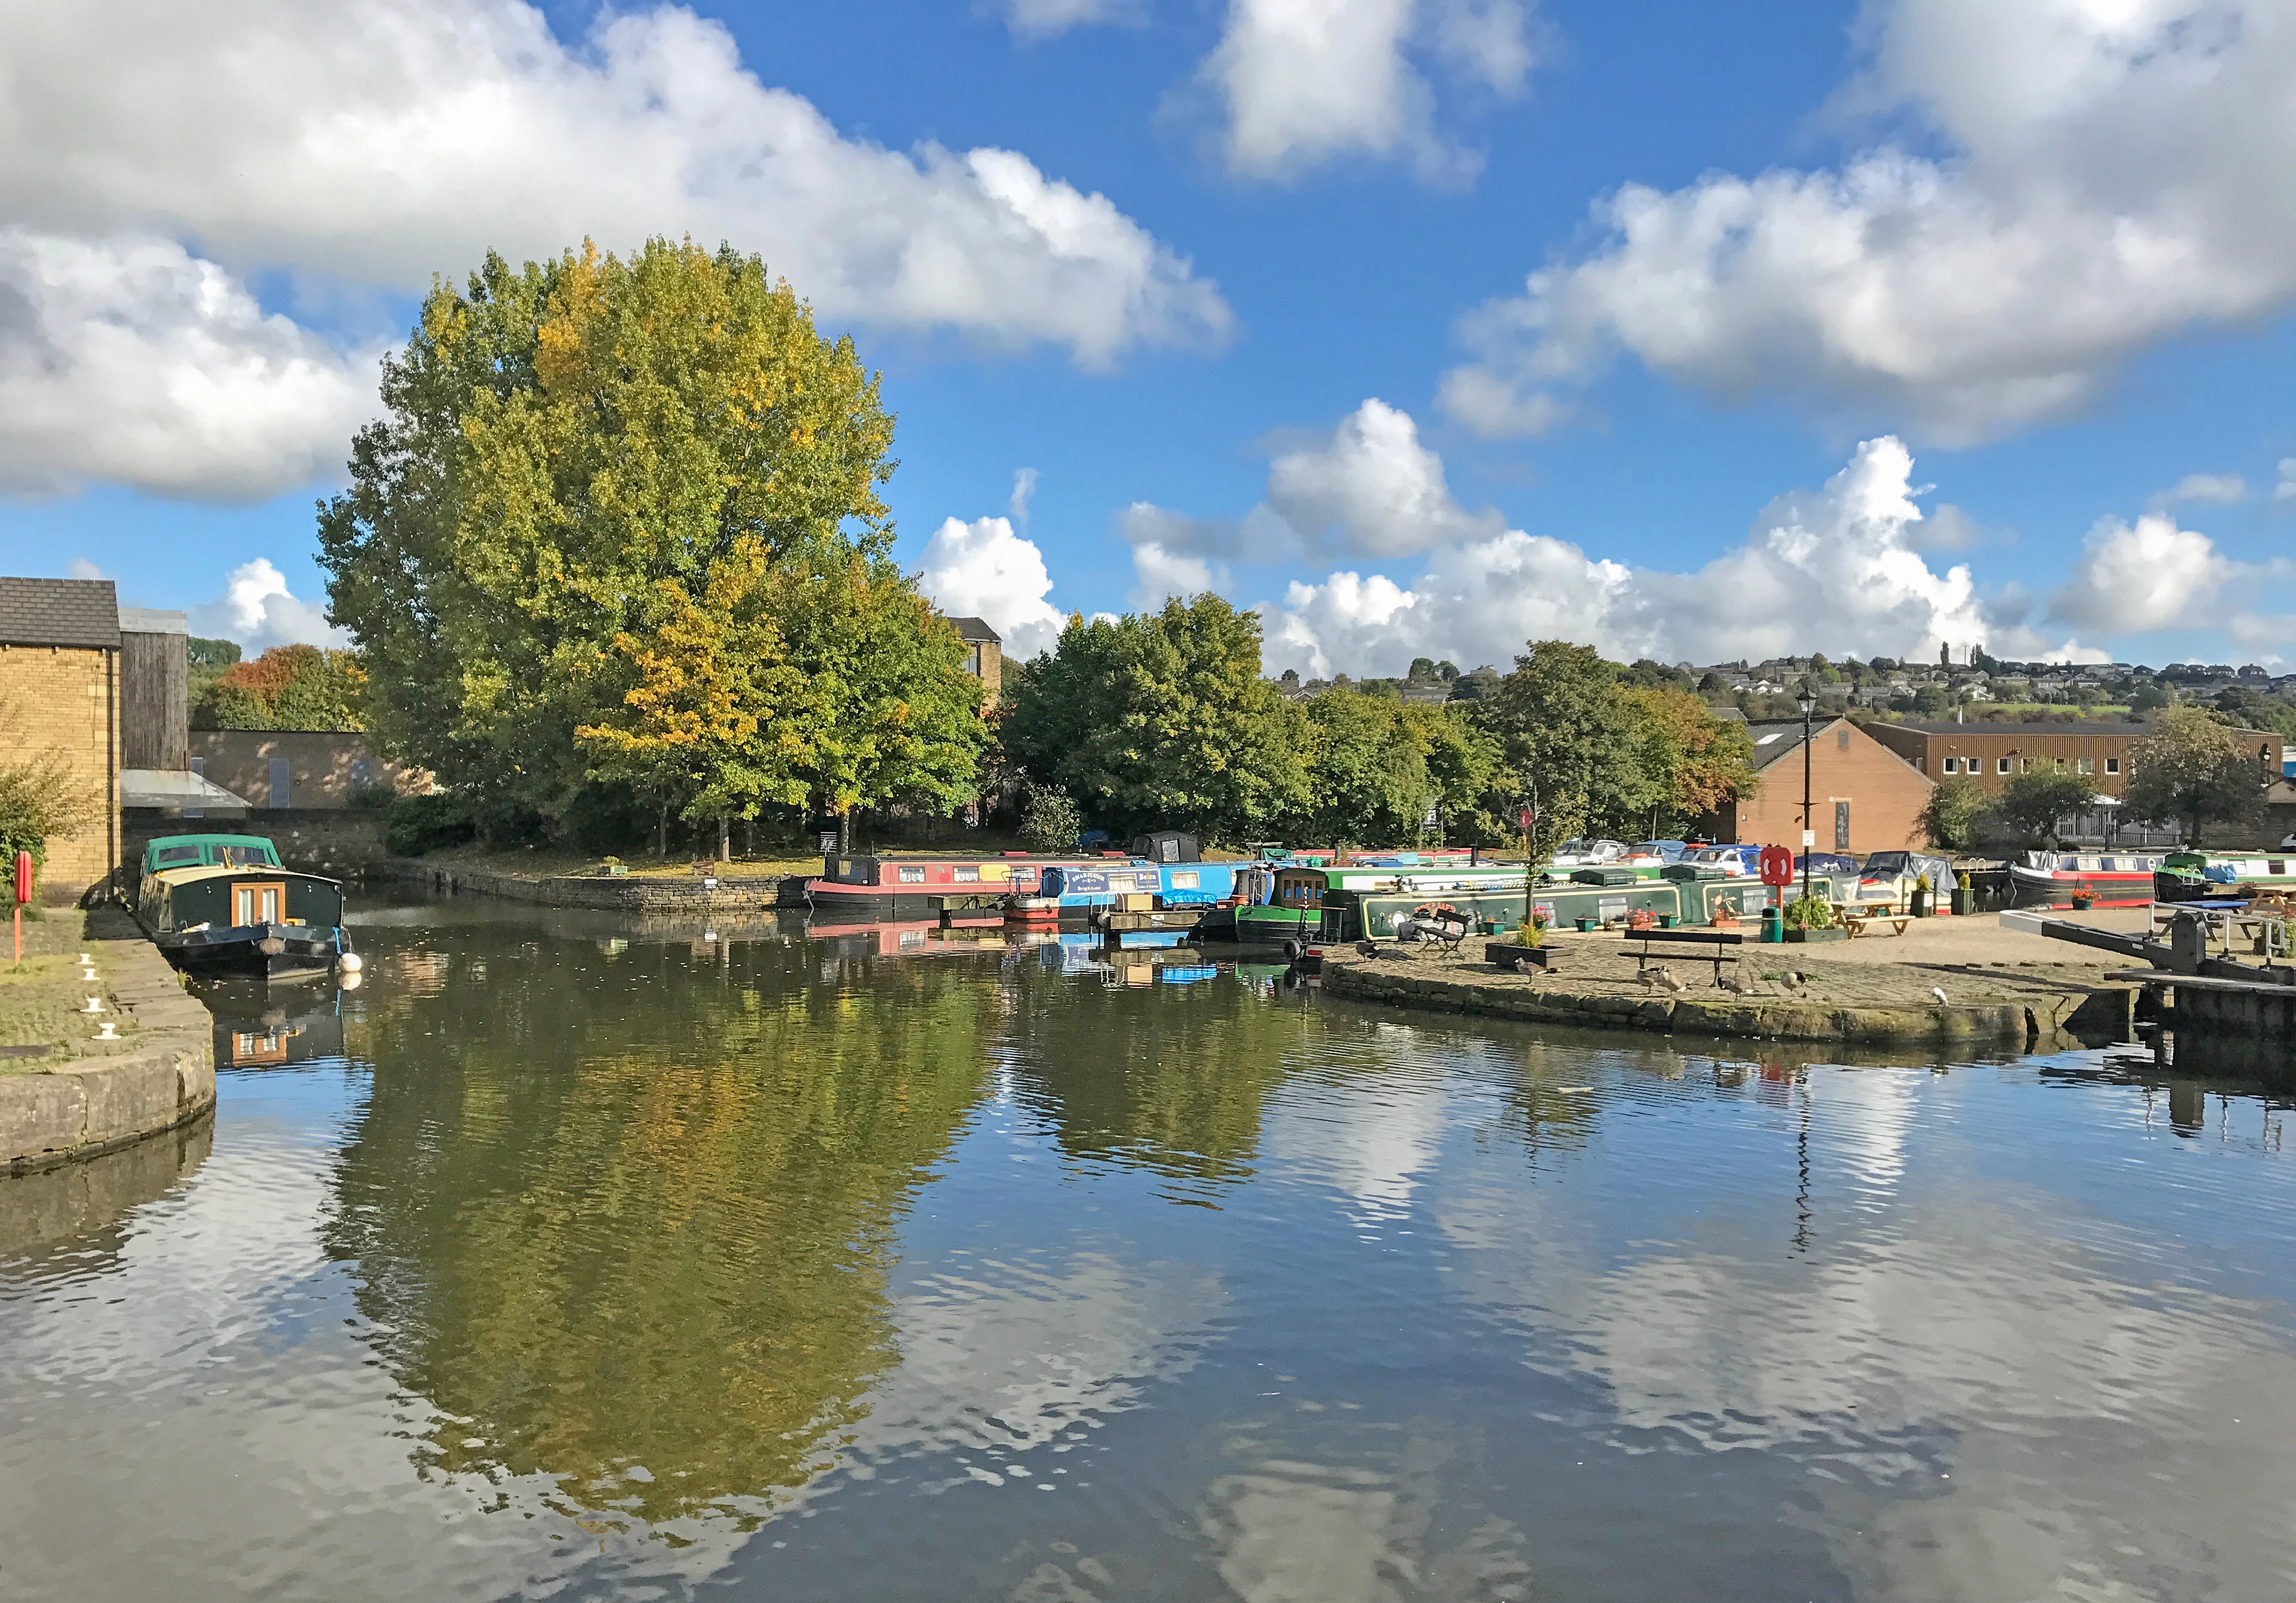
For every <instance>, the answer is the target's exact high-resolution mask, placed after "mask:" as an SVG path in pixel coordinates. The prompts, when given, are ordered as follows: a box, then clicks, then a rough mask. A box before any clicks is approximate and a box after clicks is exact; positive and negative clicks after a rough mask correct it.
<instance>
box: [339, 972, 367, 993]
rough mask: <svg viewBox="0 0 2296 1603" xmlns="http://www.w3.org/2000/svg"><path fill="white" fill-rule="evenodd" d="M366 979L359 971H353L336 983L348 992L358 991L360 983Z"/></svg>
mask: <svg viewBox="0 0 2296 1603" xmlns="http://www.w3.org/2000/svg"><path fill="white" fill-rule="evenodd" d="M365 977H366V976H365V975H364V974H361V973H360V972H359V971H358V970H357V969H351V970H349V971H348V973H346V974H344V975H343V976H342V977H340V978H339V979H337V980H336V981H335V983H336V984H337V985H339V986H341V987H342V988H343V989H344V990H346V991H356V990H357V989H358V988H359V982H360V981H361V980H364V979H365Z"/></svg>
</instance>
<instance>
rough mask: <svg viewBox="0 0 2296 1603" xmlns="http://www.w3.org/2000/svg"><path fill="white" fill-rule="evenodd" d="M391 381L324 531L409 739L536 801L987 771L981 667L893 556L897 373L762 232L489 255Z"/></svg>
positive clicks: (685, 796)
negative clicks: (841, 607)
mask: <svg viewBox="0 0 2296 1603" xmlns="http://www.w3.org/2000/svg"><path fill="white" fill-rule="evenodd" d="M382 398H383V402H384V405H385V409H386V414H385V416H384V417H383V418H382V419H381V420H380V421H377V422H375V423H373V424H371V425H369V426H368V427H367V428H366V429H363V430H361V431H360V433H359V435H358V437H357V439H356V441H355V442H354V444H353V447H352V456H351V462H350V470H351V485H350V487H349V488H348V490H346V491H345V492H344V493H343V494H341V495H337V496H335V497H334V498H333V499H332V500H331V501H329V502H327V503H324V504H323V505H322V507H321V509H320V517H319V538H320V544H321V547H322V552H323V555H322V559H321V560H322V561H323V562H324V565H325V567H326V568H327V569H328V573H329V584H328V593H329V598H330V613H331V616H332V617H333V618H334V620H335V621H336V622H337V623H339V624H340V625H342V626H345V627H347V628H348V629H349V630H350V631H351V632H352V634H354V635H356V636H357V639H358V642H359V646H360V650H361V653H362V660H363V662H364V663H365V667H366V669H367V671H368V674H369V675H370V679H371V684H370V699H371V702H372V716H373V726H374V728H375V730H376V731H377V732H378V733H379V734H381V737H382V738H383V739H384V740H386V742H388V743H389V744H390V745H391V746H392V747H393V748H396V749H398V750H399V751H402V752H404V753H406V755H408V756H410V757H414V759H416V760H418V761H420V762H421V763H422V765H425V766H426V767H429V768H430V769H431V770H433V771H434V772H436V773H438V774H439V776H440V777H441V778H442V779H443V780H445V781H447V782H448V783H449V784H451V785H454V786H455V787H457V788H458V789H461V790H462V791H463V793H464V794H466V795H470V796H471V797H481V798H484V799H485V800H486V801H488V803H490V804H491V805H492V806H493V808H494V809H495V810H496V813H497V814H502V815H509V816H513V817H520V818H526V819H538V820H542V821H556V820H561V819H563V818H564V817H565V816H566V815H567V814H568V813H569V812H570V810H571V809H572V808H573V807H575V806H576V805H577V797H578V795H579V793H580V792H581V790H582V788H583V787H584V786H585V785H586V784H590V783H594V782H598V781H605V782H607V783H610V784H618V785H623V786H627V787H628V788H630V789H633V790H635V792H637V793H639V794H641V795H643V796H644V797H647V798H649V799H650V800H652V801H653V802H655V803H656V804H658V805H660V806H665V807H670V808H674V809H676V811H678V812H679V813H681V814H684V815H685V816H687V817H689V818H716V819H719V820H721V821H722V820H723V819H725V818H726V817H728V816H734V817H754V816H756V814H757V812H758V809H759V808H760V807H761V806H766V805H767V804H769V803H773V802H790V803H795V802H802V801H804V800H806V799H807V798H808V796H814V797H822V798H823V799H824V800H825V801H826V802H827V803H828V804H829V805H830V806H835V807H840V808H850V807H854V806H872V805H876V804H879V803H882V802H885V801H889V800H901V801H906V802H910V803H914V804H916V805H921V806H927V807H930V808H934V809H940V808H945V807H947V806H953V805H955V804H956V803H958V802H961V801H962V800H964V798H965V797H966V796H968V795H969V794H970V792H971V788H972V783H973V772H974V762H975V758H976V757H977V755H978V753H979V751H980V749H981V748H982V746H983V745H984V744H985V742H986V738H987V737H986V732H985V731H984V730H983V729H982V728H981V726H980V719H979V716H978V707H977V697H978V688H977V686H976V685H975V683H974V682H973V681H972V680H971V679H970V677H969V676H967V675H965V674H964V670H963V666H962V663H963V648H962V646H961V645H960V643H959V642H958V641H957V639H956V636H955V631H954V630H952V629H950V628H949V627H948V626H947V625H946V623H944V622H943V621H942V620H940V619H939V618H937V617H934V616H933V615H932V613H931V609H930V608H929V607H927V606H925V605H924V603H923V602H922V599H921V598H920V597H918V596H917V595H916V593H915V591H914V586H913V585H911V584H910V583H909V582H908V581H907V580H906V578H904V577H903V576H902V575H901V574H900V573H899V571H898V568H896V567H895V566H894V564H893V562H892V560H891V557H890V546H891V543H892V524H891V519H890V515H889V513H888V511H887V509H886V507H885V504H884V503H883V501H882V500H881V498H880V496H879V493H878V492H879V487H881V485H883V484H884V482H885V481H886V480H887V478H890V476H891V473H892V471H893V467H894V463H893V462H892V461H891V459H890V456H889V455H888V451H889V450H890V446H891V443H892V431H893V420H892V418H891V416H890V414H889V413H886V412H885V410H884V409H883V407H882V405H881V404H880V401H879V397H878V380H877V377H876V375H875V374H873V373H871V372H867V371H866V370H865V369H864V368H863V367H862V365H861V364H860V362H859V360H858V359H857V356H856V355H855V352H854V349H853V345H852V342H851V340H850V339H835V340H831V339H824V337H822V336H821V335H820V334H819V333H817V332H816V330H815V328H814V326H813V319H812V315H811V313H810V312H809V311H808V308H807V307H806V306H805V305H804V303H803V302H802V301H800V300H799V299H798V298H797V296H796V294H795V293H794V291H792V290H791V289H790V287H789V286H788V285H787V284H786V283H781V282H775V281H774V280H773V279H772V278H771V277H770V276H769V275H768V274H767V271H766V267H765V264H764V263H763V262H761V261H759V260H758V258H755V257H750V256H742V255H740V254H738V253H737V252H735V251H734V250H733V249H730V248H721V249H718V250H717V251H716V252H714V253H713V252H710V251H706V250H702V249H697V248H696V247H694V246H693V244H691V243H690V242H689V243H685V244H675V243H671V242H669V241H664V240H652V241H648V242H647V243H646V244H645V245H644V247H643V248H642V249H640V250H638V251H637V252H635V254H634V255H632V256H631V257H630V258H628V259H627V261H625V260H622V259H619V258H616V257H614V256H611V255H601V254H600V253H598V252H597V251H596V250H595V249H593V248H592V247H590V246H588V245H585V246H584V248H583V249H581V250H579V251H569V252H567V253H566V254H565V255H563V256H562V257H561V258H558V259H556V260H554V261H550V262H544V263H533V262H529V263H528V264H527V265H526V266H524V267H523V268H518V269H513V268H512V266H510V265H509V264H508V263H507V262H505V261H504V260H503V259H502V258H500V257H497V256H492V255H490V256H489V257H488V258H487V261H486V262H485V264H484V265H483V266H481V267H480V269H479V270H478V271H477V272H475V273H473V274H471V276H470V279H469V281H468V282H467V284H466V285H465V286H464V287H463V288H462V289H459V290H457V289H455V288H453V287H451V286H449V285H447V284H443V283H442V284H439V286H437V287H435V288H434V289H433V290H432V291H431V293H430V296H429V297H428V299H425V301H424V302H423V306H422V316H421V319H420V321H419V323H418V324H417V326H416V328H415V330H414V333H413V335H412V337H411V338H410V339H408V340H407V343H406V348H405V349H404V350H402V351H401V352H399V353H398V355H397V356H394V357H392V358H391V359H389V361H388V362H386V363H385V364H384V370H383V376H382ZM839 598H848V599H853V600H854V601H855V604H854V606H853V607H852V608H849V610H848V612H847V613H846V614H845V615H843V616H824V608H827V609H831V610H833V609H834V606H835V603H836V601H837V600H838V599H839ZM887 598H897V599H898V603H899V604H896V605H892V606H890V607H889V606H887V605H885V604H884V602H885V601H886V600H887ZM860 601H868V602H869V603H871V604H870V605H868V606H862V605H860ZM889 629H890V630H895V631H906V639H905V640H903V641H902V642H900V643H901V647H902V649H899V650H876V651H874V652H873V653H865V654H864V655H865V656H867V658H868V661H867V667H868V668H869V669H871V670H873V672H874V673H875V675H876V676H875V677H873V678H870V677H866V676H865V675H864V676H861V677H857V675H856V674H855V672H854V671H853V663H852V658H853V657H854V656H855V653H854V651H853V650H852V646H851V638H852V636H853V634H855V633H856V632H857V631H859V632H864V633H873V635H875V636H881V635H882V634H884V632H885V631H887V630H889ZM959 715H962V716H959ZM889 720H890V722H891V723H892V724H895V725H897V726H898V728H900V729H902V730H904V731H906V732H907V738H906V740H897V741H893V742H890V745H891V746H892V747H893V748H895V749H894V751H893V755H892V760H890V761H882V760H879V758H880V757H881V751H882V748H886V747H887V746H888V744H889V743H888V742H887V741H886V740H883V739H882V738H881V727H882V726H883V725H884V724H886V723H887V722H888V721H889ZM857 753H858V755H857ZM857 771H865V780H863V781H856V779H855V778H854V775H855V773H856V772H857Z"/></svg>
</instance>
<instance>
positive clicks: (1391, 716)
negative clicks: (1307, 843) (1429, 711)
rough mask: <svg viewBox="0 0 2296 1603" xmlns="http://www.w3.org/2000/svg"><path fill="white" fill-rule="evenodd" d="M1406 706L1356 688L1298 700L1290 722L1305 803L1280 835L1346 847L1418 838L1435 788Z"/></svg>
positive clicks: (1289, 819) (1399, 842)
mask: <svg viewBox="0 0 2296 1603" xmlns="http://www.w3.org/2000/svg"><path fill="white" fill-rule="evenodd" d="M1405 707H1406V704H1405V703H1403V702H1401V701H1398V700H1395V699H1391V698H1386V697H1377V696H1371V695H1365V694H1363V693H1361V692H1359V691H1324V693H1323V694H1322V695H1320V696H1316V697H1314V698H1311V699H1309V700H1308V701H1306V702H1304V703H1302V704H1301V706H1300V709H1299V711H1300V716H1299V717H1298V718H1297V719H1295V720H1294V721H1293V727H1294V730H1295V738H1296V739H1297V740H1298V742H1299V745H1298V750H1299V753H1300V760H1301V762H1302V763H1303V765H1305V767H1306V770H1307V785H1306V789H1305V796H1304V805H1303V806H1300V808H1299V809H1298V810H1297V812H1295V813H1294V814H1292V817H1290V818H1288V819H1286V820H1285V821H1283V824H1284V830H1285V832H1286V833H1287V834H1289V835H1292V836H1293V837H1294V838H1300V839H1308V840H1316V841H1331V842H1345V843H1347V844H1349V845H1351V846H1369V845H1380V846H1392V845H1401V844H1403V843H1406V842H1409V841H1414V840H1416V839H1417V838H1419V835H1420V830H1421V824H1422V822H1423V821H1424V819H1425V817H1426V814H1427V807H1428V804H1429V803H1430V802H1431V801H1432V800H1433V799H1434V797H1435V788H1434V784H1433V781H1431V779H1430V777H1429V775H1428V772H1427V754H1426V751H1425V748H1423V746H1422V745H1421V743H1420V741H1419V740H1417V739H1416V738H1415V733H1414V732H1412V731H1411V730H1410V729H1408V728H1407V727H1406V724H1405V721H1404V717H1403V714H1404V709H1405Z"/></svg>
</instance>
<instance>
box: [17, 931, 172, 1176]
mask: <svg viewBox="0 0 2296 1603" xmlns="http://www.w3.org/2000/svg"><path fill="white" fill-rule="evenodd" d="M122 916H123V917H124V915H122ZM92 945H95V946H97V947H100V948H101V949H102V953H103V967H104V971H105V976H106V980H105V983H106V985H107V986H108V988H109V989H110V991H111V994H112V995H113V997H114V998H115V999H117V1001H118V1002H119V1005H120V1007H121V1008H122V1009H123V1010H126V1011H127V1013H129V1014H130V1015H132V1016H133V1018H134V1021H135V1025H136V1026H137V1036H136V1038H135V1039H133V1040H130V1041H127V1042H122V1043H119V1046H120V1048H121V1050H120V1051H118V1052H117V1054H116V1055H111V1056H95V1055H87V1053H86V1052H85V1051H84V1053H83V1055H82V1056H80V1057H78V1058H77V1059H73V1060H71V1061H70V1062H67V1063H61V1064H59V1065H57V1066H56V1067H53V1068H49V1069H47V1070H45V1072H42V1073H36V1074H23V1075H0V1174H30V1173H32V1172H34V1171H36V1170H40V1169H50V1168H54V1167H55V1166H57V1165H61V1164H67V1163H71V1162H74V1161H76V1160H77V1159H79V1158H84V1157H96V1156H98V1155H99V1154H102V1153H105V1152H111V1151H116V1150H118V1149H119V1148H121V1147H125V1146H128V1145H131V1144H132V1143H134V1142H136V1141H142V1140H143V1139H144V1138H145V1137H147V1136H152V1135H157V1134H159V1133H160V1132H162V1131H166V1130H174V1129H176V1128H178V1127H180V1126H182V1125H188V1124H190V1123H192V1122H193V1120H196V1119H200V1118H203V1117H205V1116H207V1115H209V1114H210V1113H212V1112H214V1111H215V1103H216V1077H215V1026H214V1020H213V1018H211V1017H210V1015H209V1012H208V1010H207V1009H206V1008H205V1007H204V1006H202V1005H201V1003H200V1002H198V1001H197V1000H195V999H194V998H193V997H191V996H188V995H186V994H184V988H183V984H182V982H181V981H180V980H179V979H177V978H176V971H175V969H173V968H172V967H170V966H169V965H168V960H167V959H166V958H164V957H162V956H160V951H159V948H157V947H155V946H153V945H152V944H151V943H150V942H148V941H146V940H144V939H143V936H141V935H140V934H138V935H136V936H135V937H134V938H132V939H127V938H110V937H108V936H107V937H92ZM90 1045H91V1047H92V1046H93V1045H94V1043H90Z"/></svg>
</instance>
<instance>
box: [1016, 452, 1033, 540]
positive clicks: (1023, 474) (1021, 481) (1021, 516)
mask: <svg viewBox="0 0 2296 1603" xmlns="http://www.w3.org/2000/svg"><path fill="white" fill-rule="evenodd" d="M1036 498H1037V470H1036V469H1034V468H1022V469H1021V470H1020V471H1018V472H1017V473H1015V474H1013V499H1012V501H1011V503H1010V505H1011V506H1012V509H1013V522H1015V523H1017V524H1019V525H1020V526H1021V532H1022V533H1023V534H1025V533H1027V532H1028V528H1029V503H1030V502H1031V501H1034V500H1035V499H1036Z"/></svg>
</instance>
